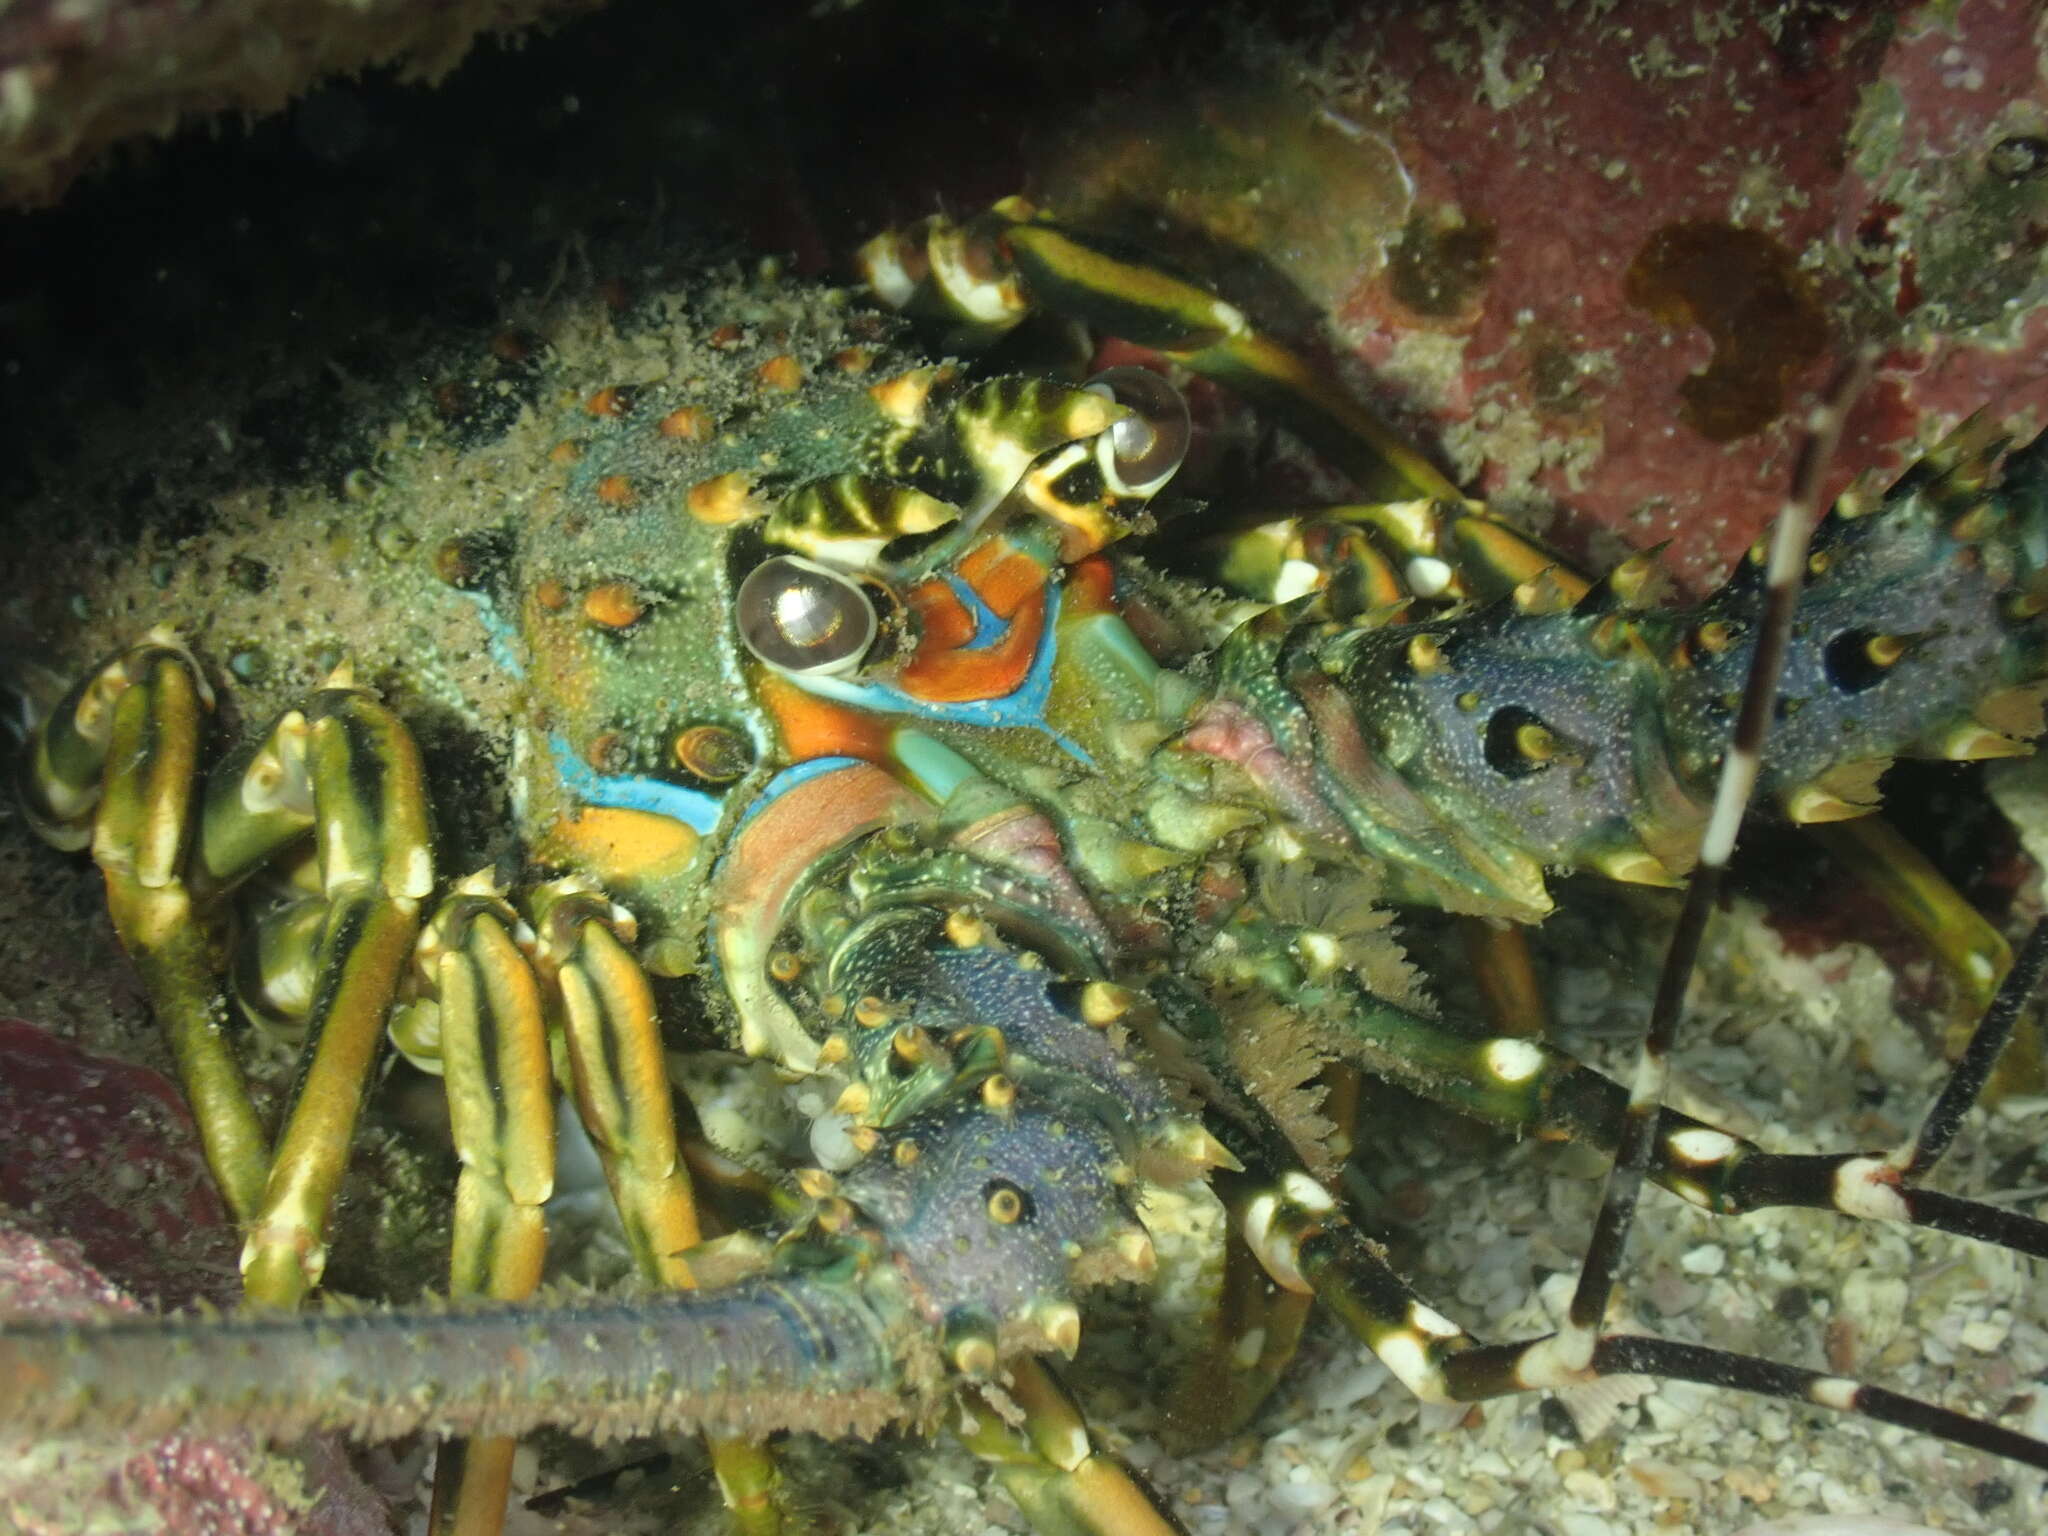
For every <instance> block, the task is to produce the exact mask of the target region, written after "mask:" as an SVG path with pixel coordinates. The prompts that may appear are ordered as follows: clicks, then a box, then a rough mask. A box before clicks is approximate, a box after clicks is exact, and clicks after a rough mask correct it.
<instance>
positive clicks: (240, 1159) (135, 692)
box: [23, 632, 270, 1222]
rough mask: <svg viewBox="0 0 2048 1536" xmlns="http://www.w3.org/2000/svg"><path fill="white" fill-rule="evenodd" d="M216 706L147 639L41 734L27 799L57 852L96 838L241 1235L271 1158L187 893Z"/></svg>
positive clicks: (210, 954) (210, 953) (170, 655)
mask: <svg viewBox="0 0 2048 1536" xmlns="http://www.w3.org/2000/svg"><path fill="white" fill-rule="evenodd" d="M211 705H212V699H211V697H210V696H209V695H208V693H207V691H206V685H205V682H204V680H203V679H202V678H201V676H200V674H199V670H198V667H197V664H196V663H194V662H193V660H192V658H191V656H190V655H189V653H187V652H186V651H185V649H184V647H183V646H181V645H179V644H177V643H176V641H175V639H174V638H173V637H171V636H169V635H168V634H161V633H156V632H152V634H151V635H150V637H149V638H147V639H145V640H144V641H143V642H142V643H141V644H139V645H137V646H135V647H134V648H132V649H131V650H129V651H127V652H125V653H123V654H122V655H121V656H120V657H118V658H116V659H115V660H114V661H112V662H110V663H108V664H107V666H105V667H103V668H102V669H101V670H100V671H99V672H98V673H96V674H95V675H94V676H93V677H92V678H90V679H88V680H87V681H86V682H85V683H84V684H82V685H80V687H79V688H77V689H74V690H73V691H72V694H71V695H70V696H69V697H68V698H67V699H66V700H65V701H64V704H63V706H62V707H61V708H60V709H59V710H58V712H57V713H56V714H54V715H53V716H52V717H51V718H50V719H49V720H48V721H46V722H44V725H43V728H42V729H41V730H39V731H38V732H37V737H36V742H35V745H34V748H33V750H32V753H31V767H30V770H29V774H30V775H33V777H27V776H25V782H24V784H23V792H24V793H23V799H24V802H25V803H26V804H28V806H29V807H30V821H31V823H32V824H33V825H35V826H36V827H37V829H38V830H39V831H42V832H43V833H44V834H45V836H47V837H49V838H50V840H51V841H53V842H56V843H57V844H58V845H59V846H60V847H62V846H68V847H78V846H82V844H83V840H84V837H83V836H82V835H81V834H84V835H89V836H90V838H91V842H92V854H93V859H94V861H95V862H96V863H97V864H98V865H99V867H100V870H101V872H102V874H103V875H104V876H105V878H106V883H107V907H108V911H109V913H110V914H111V916H112V918H113V922H114V928H115V931H116V932H117V933H118V934H119V935H120V938H121V943H122V946H123V947H124V948H125V949H126V950H127V951H128V954H129V956H130V958H131V959H133V960H134V962H135V965H136V969H137V970H139V971H140V972H141V973H142V978H143V983H144V985H145V986H146V987H147V989H148V991H149V997H150V1003H151V1006H152V1007H153V1008H154V1009H155V1011H156V1015H157V1020H158V1022H159V1024H160V1025H161V1026H162V1027H163V1029H164V1031H165V1033H166V1035H167V1036H168V1037H169V1039H170V1044H171V1052H172V1055H173V1056H174V1057H175V1059H176V1061H177V1064H178V1076H179V1078H180V1080H181V1081H182V1083H183V1085H184V1089H185V1098H186V1101H187V1102H188V1103H189V1104H190V1105H191V1107H192V1114H193V1118H194V1120H195V1121H196V1122H197V1123H198V1127H199V1135H200V1142H201V1145H202V1147H203V1148H204V1150H205V1155H206V1162H207V1166H208V1167H209V1168H210V1169H211V1170H212V1172H213V1176H214V1181H215V1182H216V1183H217V1184H218V1185H219V1186H220V1190H221V1194H222V1196H223V1198H224V1199H225V1200H226V1202H227V1206H228V1210H229V1211H230V1213H231V1214H232V1215H233V1216H234V1218H235V1219H236V1220H237V1221H238V1222H246V1221H248V1220H249V1219H250V1218H251V1217H253V1216H254V1215H255V1213H256V1210H257V1207H258V1205H259V1204H260V1202H261V1199H262V1194H263V1183H264V1177H265V1175H266V1174H267V1172H268V1170H269V1167H270V1149H269V1145H268V1138H267V1137H266V1136H265V1135H264V1131H263V1126H262V1123H261V1122H260V1121H259V1120H258V1119H257V1116H256V1110H255V1106H254V1105H253V1104H252V1103H251V1102H250V1099H249V1092H248V1087H247V1085H246V1083H245V1082H244V1080H243V1077H242V1069H241V1065H240V1063H238V1062H237V1061H236V1059H235V1054H234V1050H233V1048H232V1047H231V1046H230V1045H229V1043H228V1040H227V1037H226V1034H225V1032H224V1028H223V1026H224V1024H225V1022H226V1014H227V1009H226V1003H225V999H224V997H223V995H222V992H221V988H220V983H219V979H218V976H217V968H216V965H215V937H214V935H213V933H212V932H211V931H210V929H209V927H208V925H206V924H205V923H204V922H202V920H201V918H200V916H199V915H198V914H197V913H196V912H195V911H194V908H193V900H192V894H191V891H190V890H189V888H188V887H187V885H186V883H185V868H186V861H187V858H188V855H189V853H190V845H191V841H192V828H193V824H194V818H193V802H194V799H195V791H196V787H197V783H198V759H199V735H200V723H201V718H202V716H203V714H204V713H205V711H206V710H207V709H208V708H210V707H211ZM102 776H103V777H102ZM88 829H89V830H88Z"/></svg>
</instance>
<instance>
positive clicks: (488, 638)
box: [456, 587, 526, 682]
mask: <svg viewBox="0 0 2048 1536" xmlns="http://www.w3.org/2000/svg"><path fill="white" fill-rule="evenodd" d="M456 591H457V592H458V593H459V594H460V595H461V596H463V597H466V598H468V599H469V600H470V601H471V602H472V603H475V604H476V611H477V617H479V618H480V619H482V620H483V625H484V640H485V643H486V644H488V645H489V646H490V648H491V660H493V661H495V662H496V663H497V664H498V665H499V666H500V667H502V668H503V669H504V670H505V671H506V672H508V673H510V674H511V675H512V676H513V677H515V678H517V679H519V680H520V681H521V682H524V681H525V679H526V663H525V662H523V661H521V660H520V659H519V652H518V650H517V648H516V645H515V642H516V641H517V640H518V639H519V626H518V625H516V624H514V623H512V622H511V621H510V620H508V619H507V618H506V617H505V615H503V614H502V613H500V612H498V605H497V604H496V603H494V602H492V601H491V595H490V594H489V593H488V592H467V591H463V589H462V588H460V587H458V588H456Z"/></svg>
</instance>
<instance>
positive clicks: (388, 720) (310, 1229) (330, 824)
mask: <svg viewBox="0 0 2048 1536" xmlns="http://www.w3.org/2000/svg"><path fill="white" fill-rule="evenodd" d="M223 768H224V770H225V771H224V772H222V773H220V774H217V775H216V777H215V779H214V781H213V782H211V783H210V784H209V786H208V795H207V807H206V816H205V820H204V825H203V831H202V839H201V846H200V854H201V859H202V862H203V864H204V866H205V869H206V871H207V873H208V874H209V875H212V876H214V877H215V878H219V879H221V880H223V882H226V881H229V880H232V879H233V878H236V877H238V876H239V875H240V874H242V873H246V870H247V868H248V867H249V865H250V861H251V860H252V859H257V858H258V856H259V855H261V856H262V857H267V856H268V853H269V852H270V851H272V850H274V848H275V846H277V844H278V842H279V840H280V839H281V838H282V837H283V835H284V834H285V833H287V832H288V831H289V828H290V826H291V825H292V823H293V822H294V821H297V820H303V821H305V822H307V823H309V824H310V825H311V827H312V829H313V832H314V835H315V843H316V846H317V848H318V850H319V859H320V885H321V894H322V897H323V898H324V900H325V901H326V904H327V910H326V917H325V921H324V922H323V923H322V924H321V927H320V937H319V943H318V946H317V949H316V951H315V964H314V982H313V1007H312V1011H311V1014H310V1018H309V1029H310V1036H309V1041H308V1059H307V1061H306V1063H305V1065H304V1067H303V1068H302V1070H301V1072H300V1076H299V1080H298V1084H297V1088H296V1091H295V1092H294V1094H293V1097H292V1104H291V1108H290V1111H289V1113H288V1114H287V1116H286V1119H285V1124H284V1129H283V1131H282V1132H281V1133H280V1135H279V1137H278V1144H277V1152H276V1156H275V1158H274V1160H273V1162H272V1165H271V1170H270V1177H269V1180H268V1182H267V1184H266V1185H265V1188H264V1192H263V1200H262V1204H261V1207H260V1209H259V1210H258V1211H257V1213H256V1217H255V1219H254V1221H252V1222H251V1223H250V1228H249V1234H248V1240H247V1242H246V1243H245V1245H244V1246H243V1250H242V1280H243V1286H244V1288H245V1290H246V1292H247V1294H248V1297H249V1299H250V1300H251V1301H252V1302H257V1303H260V1304H264V1305H270V1306H284V1307H290V1306H296V1305H297V1304H298V1302H299V1301H300V1299H301V1298H303V1297H304V1295H305V1294H306V1292H307V1291H309V1290H311V1289H312V1288H313V1287H314V1286H315V1285H317V1284H319V1281H320V1275H321V1271H322V1270H323V1269H324V1268H325V1265H326V1259H327V1253H326V1246H325V1231H326V1225H327V1215H328V1210H329V1208H330V1206H331V1205H332V1204H333V1200H334V1193H335V1190H336V1189H337V1188H338V1187H339V1185H340V1183H341V1177H342V1174H343V1171H344V1170H345V1169H346V1167H347V1164H348V1152H349V1144H350V1141H351V1140H352V1138H353V1136H354V1132H355V1122H356V1114H357V1111H358V1110H359V1109H360V1108H361V1105H362V1098H363V1093H364V1089H365V1087H366V1086H367V1084H368V1082H369V1077H370V1069H371V1066H372V1065H373V1064H374V1062H375V1060H376V1055H377V1049H378V1045H379V1043H380V1041H381V1039H382V1036H383V1032H384V1019H385V1014H386V1013H387V1011H388V1010H389V1008H390V1006H391V1003H392V1000H393V998H394V997H395V996H396V993H397V989H398V982H399V978H400V976H401V974H402V973H403V970H404V968H405V965H406V962H407V960H408V959H409V958H410V956H411V952H412V946H413V940H414V937H415V935H416V934H417V933H418V930H419V909H420V903H421V901H422V900H424V899H425V898H426V897H427V896H428V895H429V894H431V892H432V890H433V883H434V868H433V856H432V853H431V851H430V845H429V838H428V831H427V806H426V793H425V786H424V782H423V778H422V774H421V770H420V758H419V748H418V746H417V745H416V744H415V743H414V742H413V739H412V736H411V734H410V733H409V732H408V731H407V730H406V729H405V727H404V725H403V724H401V723H400V722H399V720H398V718H397V717H396V716H395V715H393V714H392V713H391V712H390V711H389V710H388V709H386V708H385V707H384V706H383V705H382V704H380V703H379V702H378V701H377V700H376V699H375V698H374V697H372V696H371V695H370V694H369V693H368V692H367V691H365V690H363V689H359V688H356V687H355V686H353V684H352V683H351V682H350V681H349V679H348V677H347V675H346V673H339V674H337V676H336V677H335V678H333V679H331V680H330V682H329V685H328V686H327V687H326V688H324V689H323V690H321V692H319V693H318V694H316V695H315V696H314V697H313V699H312V701H311V702H310V703H309V704H308V706H307V708H306V710H305V711H304V713H303V714H300V713H299V712H297V711H294V712H292V713H291V714H288V715H287V716H285V717H284V718H283V719H281V720H280V721H279V722H278V723H277V724H276V725H275V726H273V727H272V730H271V731H270V732H269V733H267V734H266V735H265V737H264V738H263V739H262V740H261V741H260V742H259V743H258V745H257V748H256V750H255V751H254V752H253V753H251V754H247V755H239V754H238V755H237V757H236V758H234V759H231V760H230V761H229V762H228V763H226V764H224V765H223ZM238 804H239V805H240V806H242V807H243V808H245V814H244V815H242V816H237V815H236V814H235V807H236V806H237V805H238Z"/></svg>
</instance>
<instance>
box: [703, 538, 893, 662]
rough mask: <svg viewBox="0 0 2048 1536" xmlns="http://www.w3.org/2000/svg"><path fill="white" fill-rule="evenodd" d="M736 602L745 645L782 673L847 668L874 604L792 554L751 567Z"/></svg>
mask: <svg viewBox="0 0 2048 1536" xmlns="http://www.w3.org/2000/svg"><path fill="white" fill-rule="evenodd" d="M737 607H738V613H739V623H740V638H741V639H742V640H744V641H746V642H747V649H748V650H750V651H752V652H753V653H754V654H755V655H756V656H758V657H760V658H761V659H762V660H763V661H765V662H767V663H768V665H769V666H771V667H780V668H782V670H783V671H785V672H802V673H817V674H829V673H833V672H847V671H850V670H852V668H853V667H854V666H855V665H857V664H858V663H859V661H860V659H861V657H862V656H863V655H865V654H866V653H867V648H868V646H869V645H871V644H872V643H873V642H874V638H875V630H876V627H877V625H876V620H875V605H874V604H873V603H871V602H869V601H868V595H867V593H865V592H863V591H862V590H861V589H860V587H859V586H858V585H857V584H856V583H854V582H852V581H849V580H848V579H847V578H846V577H844V576H841V575H840V574H839V573H838V572H837V571H832V570H828V569H826V568H825V567H824V566H822V565H818V564H815V563H814V562H812V561H809V560H803V559H799V558H798V557H797V556H795V555H777V556H775V557H774V558H773V559H770V560H763V561H762V562H761V563H760V564H759V565H757V566H755V567H754V569H753V570H752V571H751V572H749V573H748V575H747V579H746V580H745V581H743V582H741V583H740V594H739V600H738V604H737Z"/></svg>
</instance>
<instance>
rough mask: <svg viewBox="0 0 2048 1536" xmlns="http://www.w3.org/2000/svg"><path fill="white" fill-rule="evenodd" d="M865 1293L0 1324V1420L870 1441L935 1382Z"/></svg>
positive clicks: (923, 1347) (819, 1290)
mask: <svg viewBox="0 0 2048 1536" xmlns="http://www.w3.org/2000/svg"><path fill="white" fill-rule="evenodd" d="M874 1289H875V1287H874V1286H873V1285H872V1284H865V1283H859V1282H856V1283H854V1284H848V1283H845V1282H844V1281H839V1280H832V1279H827V1278H824V1277H821V1276H814V1275H794V1276H773V1277H766V1276H764V1277H759V1278H756V1279H754V1280H750V1281H744V1282H742V1283H740V1284H738V1285H735V1286H732V1287H730V1288H727V1289H721V1290H717V1291H694V1292H683V1293H664V1294H658V1295H647V1296H641V1297H634V1298H623V1299H609V1300H608V1299H602V1298H592V1299H589V1300H586V1301H583V1302H579V1303H575V1304H571V1305H567V1306H565V1305H564V1303H563V1299H562V1298H561V1297H560V1296H554V1297H551V1298H542V1299H541V1300H539V1301H537V1302H534V1303H525V1304H520V1305H517V1306H491V1307H474V1308H471V1307H460V1308H456V1307H441V1308H435V1309H432V1310H422V1309H396V1310H382V1309H379V1310H370V1311H348V1312H341V1311H333V1310H330V1311H327V1312H318V1313H311V1314H306V1315H293V1314H288V1313H282V1312H251V1313H246V1314H242V1315H238V1316H232V1317H225V1318H221V1317H210V1316H202V1315H181V1316H172V1317H146V1318H120V1319H117V1320H115V1321H112V1322H78V1321H10V1322H9V1323H7V1324H6V1326H5V1327H4V1328H0V1425H5V1426H7V1427H8V1428H9V1429H10V1430H15V1431H20V1432H24V1433H33V1434H50V1433H58V1432H62V1431H65V1430H69V1429H75V1428H80V1427H82V1426H85V1425H88V1424H89V1425H90V1426H91V1428H92V1432H93V1433H95V1434H101V1433H105V1432H106V1431H107V1430H109V1429H112V1428H116V1427H119V1428H124V1429H128V1430H132V1431H133V1432H135V1433H137V1434H141V1435H160V1434H169V1433H200V1434H226V1433H239V1432H246V1431H249V1430H252V1429H253V1430H255V1431H256V1432H258V1433H262V1434H267V1435H271V1436H274V1437H278V1438H289V1437H293V1436H297V1435H301V1434H304V1433H306V1432H308V1431H311V1430H316V1429H326V1430H339V1431H344V1432H347V1433H349V1434H353V1435H361V1436H366V1437H372V1438H379V1439H390V1438H395V1437H397V1436H399V1435H404V1434H409V1433H413V1432H415V1431H421V1430H425V1431H431V1432H433V1433H436V1434H463V1435H521V1434H525V1433H527V1432H529V1431H530V1430H532V1429H534V1428H536V1427H538V1426H539V1425H542V1424H555V1425H564V1426H570V1427H573V1428H574V1429H575V1431H576V1432H577V1433H579V1434H583V1435H587V1436H589V1437H590V1438H592V1439H596V1440H609V1439H617V1438H621V1437H625V1436H629V1435H640V1434H650V1433H654V1432H657V1431H676V1432H683V1431H690V1430H694V1429H703V1428H708V1429H711V1430H714V1431H718V1432H730V1433H747V1434H761V1433H765V1432H767V1431H770V1430H774V1429H808V1430H815V1431H819V1432H822V1433H827V1434H832V1435H840V1434H845V1433H848V1432H851V1433H856V1434H862V1435H872V1434H874V1433H875V1432H876V1431H877V1430H879V1429H880V1428H881V1427H882V1426H883V1425H885V1424H888V1423H890V1422H892V1421H896V1420H902V1419H916V1418H918V1417H920V1416H921V1415H922V1414H924V1413H925V1412H928V1411H929V1410H930V1408H931V1407H932V1406H933V1405H934V1404H935V1403H936V1401H937V1399H936V1398H935V1396H934V1395H933V1389H934V1388H935V1387H936V1386H937V1385H938V1384H939V1383H940V1381H941V1380H942V1379H943V1371H942V1368H941V1366H940V1364H939V1361H938V1357H937V1353H936V1350H935V1348H934V1346H932V1345H931V1344H930V1343H929V1342H927V1341H925V1340H924V1339H923V1338H922V1337H921V1336H920V1335H918V1334H917V1333H916V1331H915V1330H911V1329H905V1328H900V1327H892V1326H891V1324H890V1323H889V1321H888V1320H887V1316H886V1313H887V1308H886V1305H878V1302H880V1300H881V1298H880V1297H879V1296H877V1295H874V1294H871V1292H873V1291H874Z"/></svg>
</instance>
